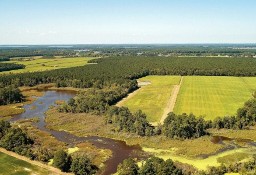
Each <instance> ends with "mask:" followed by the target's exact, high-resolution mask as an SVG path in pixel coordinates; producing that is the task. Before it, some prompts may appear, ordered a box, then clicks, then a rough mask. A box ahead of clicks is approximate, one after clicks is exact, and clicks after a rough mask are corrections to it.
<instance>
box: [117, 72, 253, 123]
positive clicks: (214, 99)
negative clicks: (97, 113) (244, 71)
mask: <svg viewBox="0 0 256 175" xmlns="http://www.w3.org/2000/svg"><path fill="white" fill-rule="evenodd" d="M138 81H149V82H151V84H150V85H147V86H144V87H142V88H141V89H139V90H138V92H137V93H136V94H135V95H133V96H132V97H131V98H129V99H126V100H124V101H123V102H122V106H126V107H128V108H129V109H130V110H131V111H136V110H139V109H141V110H142V111H143V112H145V113H146V114H147V116H148V120H149V121H150V122H159V120H160V119H161V116H162V114H163V111H164V108H165V107H166V106H167V102H168V99H169V98H170V95H171V91H172V87H173V85H177V84H179V81H180V77H179V76H148V77H144V78H141V79H138ZM255 90H256V78H255V77H220V76H215V77H212V76H184V77H183V82H182V84H181V88H180V91H179V93H178V97H177V101H176V104H175V107H174V113H177V114H182V113H188V114H189V113H193V114H195V115H196V116H201V115H202V116H204V117H205V119H207V120H208V119H209V120H210V119H214V118H216V117H218V116H221V117H222V116H228V115H235V113H236V111H237V109H238V108H240V107H242V106H243V104H244V102H245V101H246V100H248V99H249V98H250V97H251V94H252V92H253V91H255ZM169 112H170V111H169Z"/></svg>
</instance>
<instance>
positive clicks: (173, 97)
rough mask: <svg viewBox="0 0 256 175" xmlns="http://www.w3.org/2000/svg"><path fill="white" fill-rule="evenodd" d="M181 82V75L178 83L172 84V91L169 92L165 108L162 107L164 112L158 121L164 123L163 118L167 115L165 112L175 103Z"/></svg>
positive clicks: (170, 109)
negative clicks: (169, 95)
mask: <svg viewBox="0 0 256 175" xmlns="http://www.w3.org/2000/svg"><path fill="white" fill-rule="evenodd" d="M182 82H183V77H181V79H180V83H179V84H178V85H174V86H173V89H172V93H171V97H170V99H169V100H168V103H167V106H166V108H165V109H164V113H163V115H162V117H161V120H160V123H161V124H163V123H164V120H165V118H166V117H167V114H168V113H169V112H172V111H173V109H174V106H175V103H176V100H177V96H178V94H179V91H180V86H181V84H182Z"/></svg>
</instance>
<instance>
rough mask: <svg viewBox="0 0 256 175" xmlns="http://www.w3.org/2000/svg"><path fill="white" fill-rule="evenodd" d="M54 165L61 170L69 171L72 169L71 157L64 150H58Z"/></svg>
mask: <svg viewBox="0 0 256 175" xmlns="http://www.w3.org/2000/svg"><path fill="white" fill-rule="evenodd" d="M53 165H54V166H55V167H57V168H59V169H60V170H61V171H64V172H67V171H69V169H70V157H69V156H68V154H67V153H66V152H65V151H63V150H59V151H56V153H55V154H54V158H53Z"/></svg>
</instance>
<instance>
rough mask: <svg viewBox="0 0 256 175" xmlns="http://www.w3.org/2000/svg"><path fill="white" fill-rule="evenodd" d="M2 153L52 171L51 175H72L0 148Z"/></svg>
mask: <svg viewBox="0 0 256 175" xmlns="http://www.w3.org/2000/svg"><path fill="white" fill-rule="evenodd" d="M0 152H2V153H4V154H7V155H9V156H12V157H15V158H17V159H20V160H23V161H25V162H28V163H30V164H32V165H36V166H38V167H41V168H43V169H46V170H48V171H51V173H50V175H56V174H57V175H71V173H63V172H61V171H60V170H59V169H57V168H54V167H52V166H50V165H46V164H43V163H41V162H39V161H34V160H30V159H29V158H27V157H25V156H21V155H19V154H16V153H14V152H11V151H7V150H6V149H4V148H0Z"/></svg>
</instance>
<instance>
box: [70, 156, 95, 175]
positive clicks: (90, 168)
mask: <svg viewBox="0 0 256 175" xmlns="http://www.w3.org/2000/svg"><path fill="white" fill-rule="evenodd" d="M71 171H72V172H73V173H74V174H75V175H91V174H95V173H96V172H97V167H96V166H95V165H93V164H92V163H91V161H90V159H89V158H87V157H86V156H85V155H79V156H78V155H77V156H75V157H74V158H73V160H72V163H71Z"/></svg>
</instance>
